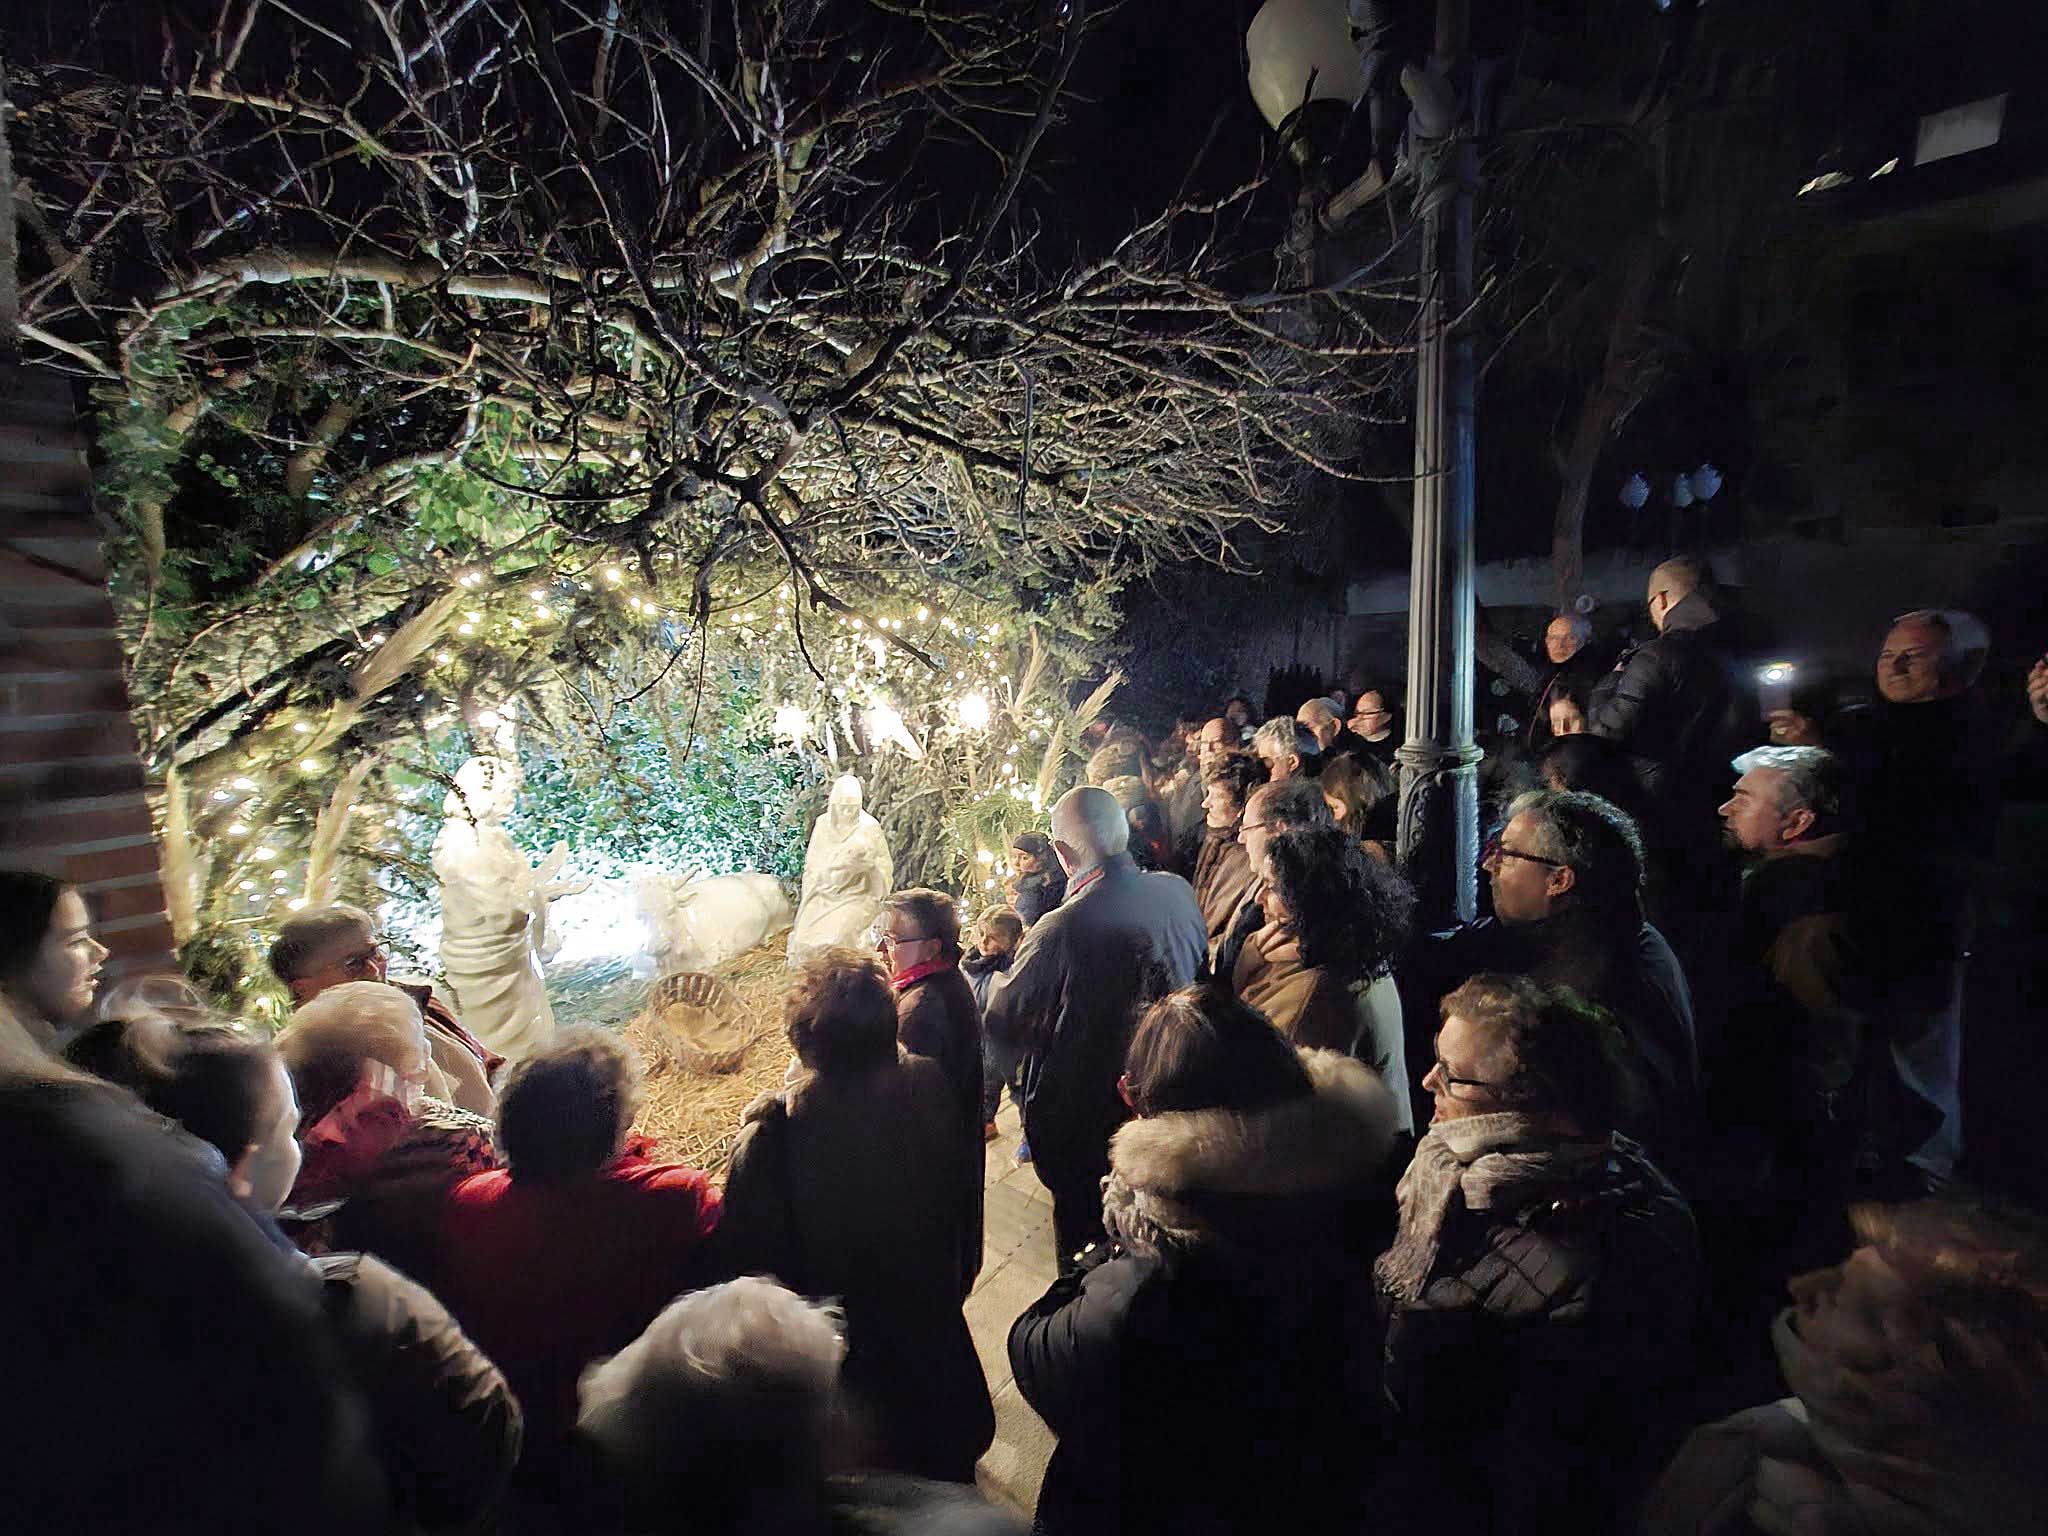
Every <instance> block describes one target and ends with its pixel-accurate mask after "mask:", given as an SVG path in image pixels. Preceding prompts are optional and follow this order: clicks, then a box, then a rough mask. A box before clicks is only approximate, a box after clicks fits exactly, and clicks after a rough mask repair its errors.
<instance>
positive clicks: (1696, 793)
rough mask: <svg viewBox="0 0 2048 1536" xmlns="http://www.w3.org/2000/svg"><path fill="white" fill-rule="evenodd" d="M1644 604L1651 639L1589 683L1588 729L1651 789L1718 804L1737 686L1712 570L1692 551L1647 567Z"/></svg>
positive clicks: (1694, 800) (1709, 805)
mask: <svg viewBox="0 0 2048 1536" xmlns="http://www.w3.org/2000/svg"><path fill="white" fill-rule="evenodd" d="M1649 609H1650V622H1651V623H1652V624H1654V625H1656V626H1657V633H1656V635H1655V636H1654V637H1653V638H1652V639H1649V640H1646V641H1645V642H1643V644H1641V645H1639V646H1636V647H1634V648H1632V649H1631V650H1629V651H1627V652H1625V653H1623V655H1622V658H1621V660H1620V661H1618V662H1617V663H1615V667H1614V670H1613V671H1612V672H1610V673H1609V674H1608V675H1607V676H1606V678H1605V679H1604V680H1602V681H1601V683H1600V684H1599V686H1598V687H1597V688H1595V689H1594V692H1593V715H1592V719H1591V720H1590V722H1589V728H1590V729H1591V731H1592V733H1593V734H1594V735H1595V736H1605V737H1607V738H1608V739H1609V740H1611V741H1617V742H1620V743H1621V744H1622V745H1623V746H1624V747H1626V748H1627V750H1628V752H1629V754H1630V755H1631V756H1632V757H1634V758H1635V759H1636V762H1637V772H1638V773H1639V774H1640V775H1641V776H1642V778H1643V787H1644V788H1645V789H1647V790H1649V791H1650V792H1651V793H1653V794H1659V795H1670V794H1677V795H1679V796H1683V797H1685V798H1686V799H1687V800H1688V801H1689V802H1700V801H1705V802H1711V803H1718V801H1719V798H1720V793H1719V791H1720V784H1721V775H1722V771H1723V768H1724V766H1725V765H1726V763H1727V761H1728V758H1729V756H1730V755H1731V754H1730V753H1729V752H1728V751H1725V750H1723V749H1724V747H1726V746H1728V745H1729V742H1730V738H1731V737H1732V736H1733V735H1734V734H1735V721H1734V718H1733V717H1734V713H1735V710H1736V708H1737V705H1738V702H1739V699H1738V692H1739V691H1738V689H1737V688H1736V686H1735V677H1734V667H1733V663H1732V661H1731V659H1730V657H1729V654H1728V648H1727V644H1726V640H1725V636H1726V633H1727V631H1726V626H1725V624H1724V622H1723V619H1724V609H1725V600H1724V599H1723V598H1722V596H1721V595H1720V593H1719V591H1718V590H1717V589H1716V587H1715V585H1714V574H1713V571H1712V569H1711V568H1710V567H1709V566H1708V564H1707V563H1706V561H1705V560H1703V559H1701V558H1700V557H1698V556H1696V555H1677V556H1674V557H1673V558H1672V559H1669V560H1666V561H1665V562H1664V563H1663V564H1662V565H1660V566H1658V567H1657V569H1656V570H1654V571H1652V572H1651V573H1650V588H1649ZM1711 803H1709V804H1708V805H1707V808H1708V809H1711V808H1712V807H1711ZM1673 810H1674V813H1675V814H1683V812H1682V811H1680V810H1679V808H1678V807H1677V806H1675V805H1674V807H1673Z"/></svg>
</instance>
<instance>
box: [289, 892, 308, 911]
mask: <svg viewBox="0 0 2048 1536" xmlns="http://www.w3.org/2000/svg"><path fill="white" fill-rule="evenodd" d="M285 909H286V910H287V911H291V912H303V911H305V910H306V898H305V897H303V896H294V897H293V898H292V899H291V900H290V901H288V902H286V903H285Z"/></svg>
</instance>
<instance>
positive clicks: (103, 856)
mask: <svg viewBox="0 0 2048 1536" xmlns="http://www.w3.org/2000/svg"><path fill="white" fill-rule="evenodd" d="M90 492H91V471H90V469H89V468H88V467H87V464H86V457H85V437H84V433H83V431H82V430H81V428H80V426H79V423H78V419H77V413H76V410H75V406H74V401H73V396H72V388H71V385H70V383H69V382H68V381H67V380H65V379H63V378H60V377H57V376H54V375H50V374H44V373H38V372H36V371H34V370H25V369H15V368H5V367H0V864H4V865H5V866H7V867H9V868H18V869H34V870H40V871H43V872H45V873H49V874H54V875H59V876H61V877H63V878H64V879H66V880H68V881H71V882H72V883H73V884H75V885H77V886H78V887H79V888H80V889H81V890H82V891H83V892H84V894H85V897H86V901H87V904H88V905H89V906H90V907H91V909H92V912H93V916H94V920H95V924H96V929H97V932H98V935H99V938H100V941H101V942H102V943H104V944H105V945H106V946H107V948H108V949H109V950H111V951H112V954H111V956H110V957H109V959H108V961H107V970H108V977H109V980H110V981H118V980H119V979H121V978H122V977H124V976H133V975H136V974H139V973H143V972H147V971H154V970H162V969H165V968H167V967H170V966H172V965H173V964H174V962H173V958H172V951H173V947H174V946H173V942H172V937H171V925H170V920H169V919H168V918H167V917H166V916H165V913H164V894H163V886H162V882H161V880H160V878H159V875H158V865H157V843H156V836H155V832H154V828H153V827H152V825H151V821H150V811H149V803H148V801H147V800H146V799H145V797H144V789H143V786H144V776H143V768H142V762H141V759H140V758H139V757H138V756H137V755H136V739H135V729H134V727H133V725H132V724H131V723H130V721H129V718H128V689H127V683H126V679H125V675H124V672H123V663H122V653H121V644H120V641H119V640H118V639H117V638H116V636H115V632H114V609H113V604H112V602H111V601H110V600H109V598H108V595H107V585H106V562H105V557H104V554H103V551H102V548H101V544H102V540H103V537H104V528H103V526H102V525H101V523H100V521H99V519H98V517H97V515H96V514H95V512H94V510H93V507H92V501H91V494H90Z"/></svg>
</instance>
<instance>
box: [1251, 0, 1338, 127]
mask: <svg viewBox="0 0 2048 1536" xmlns="http://www.w3.org/2000/svg"><path fill="white" fill-rule="evenodd" d="M1244 46H1245V58H1246V61H1247V67H1246V78H1247V80H1248V82H1249V84H1250V85H1251V90H1252V100H1253V101H1255V102H1257V103H1258V107H1259V112H1260V115H1262V116H1263V117H1264V118H1265V119H1266V123H1267V126H1269V127H1271V128H1272V129H1274V130H1275V131H1276V132H1278V131H1280V130H1281V129H1282V128H1283V127H1284V126H1285V125H1286V124H1287V122H1288V119H1290V118H1292V117H1293V116H1294V115H1295V114H1296V113H1297V112H1299V111H1301V110H1302V109H1303V108H1304V107H1307V106H1311V105H1313V104H1314V103H1317V102H1331V103H1334V104H1335V106H1337V107H1338V108H1341V109H1342V110H1343V111H1346V112H1348V111H1349V110H1350V109H1351V108H1352V107H1354V106H1356V105H1357V104H1358V98H1359V97H1361V96H1362V95H1364V94H1365V67H1364V65H1363V63H1362V62H1361V61H1360V59H1359V57H1358V47H1357V45H1356V44H1355V43H1354V42H1352V40H1351V22H1350V19H1349V17H1348V16H1347V15H1346V14H1345V10H1344V0H1266V3H1265V4H1264V5H1262V6H1260V7H1259V13H1258V14H1257V15H1256V16H1254V17H1253V18H1252V24H1251V26H1250V28H1249V29H1247V31H1246V32H1245V35H1244Z"/></svg>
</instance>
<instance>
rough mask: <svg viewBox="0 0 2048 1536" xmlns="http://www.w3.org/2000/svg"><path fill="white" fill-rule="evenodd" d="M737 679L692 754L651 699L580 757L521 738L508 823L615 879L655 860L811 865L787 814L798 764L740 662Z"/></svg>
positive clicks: (727, 867) (535, 847) (726, 865)
mask: <svg viewBox="0 0 2048 1536" xmlns="http://www.w3.org/2000/svg"><path fill="white" fill-rule="evenodd" d="M728 688H729V691H728V692H727V694H726V696H725V698H724V699H723V701H722V702H721V703H720V705H719V708H718V714H717V718H716V719H715V720H713V721H711V722H710V723H709V724H707V725H706V726H704V727H703V728H702V729H701V730H700V732H699V734H698V735H697V736H696V737H695V738H693V739H691V740H690V742H689V751H688V753H687V755H685V754H683V753H682V752H681V751H680V747H681V742H680V741H679V740H678V739H677V738H676V737H675V735H674V732H673V726H674V722H664V721H663V720H661V719H659V718H657V709H658V708H659V707H660V706H657V707H656V709H650V708H647V707H646V705H647V703H648V701H641V703H640V705H638V706H633V707H629V708H625V709H621V710H618V711H616V712H615V713H614V714H613V716H612V718H611V720H610V722H609V724H608V728H607V729H606V731H605V732H604V733H603V735H602V736H600V737H597V738H596V739H595V740H594V741H586V742H585V743H584V750H582V751H580V752H576V753H574V754H571V753H567V752H564V751H562V750H561V747H562V745H563V743H562V742H561V741H559V740H555V741H549V740H542V739H529V740H526V741H522V743H521V749H520V754H519V755H520V766H521V768H522V769H523V770H524V772H525V775H526V783H525V788H524V789H523V791H522V792H521V794H520V797H519V804H518V809H517V811H516V812H515V813H514V815H513V816H512V817H511V818H509V819H508V820H507V822H506V824H505V830H506V831H507V832H508V833H510V834H511V836H512V838H513V840H514V841H515V842H517V843H518V844H519V845H520V846H521V847H522V848H524V849H525V850H526V851H527V852H528V853H529V854H531V855H533V856H534V857H535V858H538V857H539V856H540V855H542V854H544V853H545V852H546V851H547V850H548V849H549V848H550V847H552V846H553V845H554V843H555V842H557V841H561V842H566V843H567V844H568V845H569V853H570V867H571V868H572V869H573V870H575V871H576V872H578V873H581V874H590V875H596V876H599V877H614V876H619V875H623V874H625V873H626V872H627V870H628V869H629V868H630V867H631V866H633V865H636V864H652V865H658V866H662V867H665V868H669V869H673V870H678V871H680V870H683V869H688V868H695V869H698V870H701V871H702V872H703V873H705V874H709V875H717V874H731V873H735V872H737V871H741V870H758V871H760V872H762V873H764V874H771V875H777V876H780V877H781V878H783V879H785V880H794V879H795V878H796V877H797V875H798V873H799V871H800V869H801V867H802V862H803V830H802V828H801V827H799V826H797V825H795V824H794V823H793V822H792V820H791V818H790V815H789V810H790V803H791V800H792V797H793V796H794V795H795V793H796V792H797V789H798V780H799V769H798V766H797V763H796V761H795V759H794V758H793V757H791V756H790V755H788V754H786V753H777V752H776V751H775V750H774V745H775V744H774V742H773V740H772V739H770V738H769V737H768V736H767V735H766V733H765V732H764V731H762V729H761V719H760V716H761V711H760V710H759V709H758V708H756V707H755V706H756V703H757V694H756V693H755V691H754V685H753V683H752V681H751V679H750V678H749V677H748V676H747V675H746V673H745V672H744V671H742V670H740V669H738V668H735V669H734V670H733V671H732V672H731V673H730V674H729V677H728Z"/></svg>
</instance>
